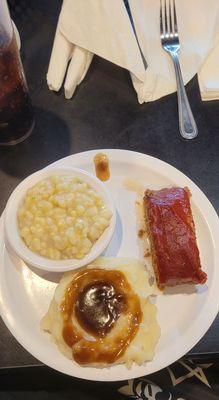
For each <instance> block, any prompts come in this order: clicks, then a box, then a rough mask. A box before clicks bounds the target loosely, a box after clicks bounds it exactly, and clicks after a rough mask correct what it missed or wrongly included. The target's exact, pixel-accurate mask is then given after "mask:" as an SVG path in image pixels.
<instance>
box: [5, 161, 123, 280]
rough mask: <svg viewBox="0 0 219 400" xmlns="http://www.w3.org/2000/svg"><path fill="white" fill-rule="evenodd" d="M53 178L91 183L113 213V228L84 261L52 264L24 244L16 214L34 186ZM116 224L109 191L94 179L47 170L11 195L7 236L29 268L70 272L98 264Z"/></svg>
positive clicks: (80, 173) (73, 172)
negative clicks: (68, 178) (56, 176)
mask: <svg viewBox="0 0 219 400" xmlns="http://www.w3.org/2000/svg"><path fill="white" fill-rule="evenodd" d="M51 175H73V176H75V177H77V178H79V179H81V180H83V181H84V182H86V183H88V184H89V185H90V186H91V187H93V188H94V189H95V190H96V191H97V193H98V194H99V195H100V196H101V197H102V199H103V201H104V203H105V204H106V205H107V207H108V208H109V209H110V211H111V212H112V217H111V220H110V225H109V226H108V228H106V229H105V231H104V232H103V233H102V235H101V236H100V238H99V239H98V240H97V241H96V243H95V244H94V245H93V246H92V248H91V250H90V252H89V253H88V254H87V255H85V257H84V258H82V259H80V260H78V259H75V258H74V259H68V260H51V259H49V258H46V257H42V256H40V255H38V254H36V253H34V252H32V251H31V250H30V249H29V248H28V247H27V246H26V245H25V243H24V241H23V240H22V238H21V237H20V234H19V230H18V223H17V211H18V208H19V206H20V204H21V201H22V199H23V198H24V196H25V194H26V191H27V190H28V189H29V188H31V187H32V186H34V185H35V184H36V183H37V182H39V181H41V180H43V179H45V178H48V177H49V176H51ZM115 223H116V211H115V207H114V204H113V201H112V198H111V196H110V194H109V192H108V190H107V188H106V186H105V185H104V184H103V183H102V182H101V181H100V180H99V179H97V178H96V177H95V176H94V175H92V174H89V173H88V172H86V171H83V170H81V169H78V168H73V167H72V168H61V167H60V168H54V167H53V168H52V167H50V168H46V169H43V170H41V171H38V172H36V173H34V174H32V175H30V176H29V177H28V178H26V179H24V180H23V181H22V182H21V183H20V184H19V185H18V186H17V187H16V188H15V190H14V191H13V192H12V194H11V196H10V198H9V200H8V203H7V205H6V209H5V234H6V240H7V241H8V243H9V245H10V246H11V248H12V249H13V250H14V251H15V253H16V254H17V255H18V256H19V257H20V258H21V259H22V260H24V261H25V262H26V263H27V264H30V265H32V266H34V267H36V268H39V269H43V270H46V271H55V272H62V271H69V270H72V269H76V268H79V267H82V266H84V265H86V264H89V263H90V262H92V261H93V260H95V259H96V258H97V257H98V256H99V255H100V254H101V253H102V252H103V251H104V250H105V249H106V247H107V246H108V244H109V242H110V240H111V238H112V236H113V232H114V229H115Z"/></svg>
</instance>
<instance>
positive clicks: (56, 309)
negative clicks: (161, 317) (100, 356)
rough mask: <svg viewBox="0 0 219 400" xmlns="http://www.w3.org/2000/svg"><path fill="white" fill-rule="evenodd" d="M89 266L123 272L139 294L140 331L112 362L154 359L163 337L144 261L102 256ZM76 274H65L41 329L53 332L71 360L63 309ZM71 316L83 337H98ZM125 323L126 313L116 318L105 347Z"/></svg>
mask: <svg viewBox="0 0 219 400" xmlns="http://www.w3.org/2000/svg"><path fill="white" fill-rule="evenodd" d="M86 268H87V269H93V268H99V269H104V270H114V271H115V270H117V271H120V272H122V273H123V274H124V275H125V278H126V280H127V281H128V283H129V284H130V286H131V289H132V291H133V292H134V293H135V294H137V296H138V298H139V301H140V307H141V312H142V320H141V323H140V325H139V328H138V330H137V333H136V334H135V336H134V338H133V339H132V341H131V342H130V344H129V346H128V347H127V348H126V350H125V352H124V353H123V354H122V356H121V357H120V358H118V359H116V361H115V362H114V363H113V364H119V363H125V364H126V365H127V366H128V367H129V366H131V364H132V363H133V362H135V363H137V364H139V365H141V364H142V363H144V362H145V361H150V360H152V359H153V357H154V352H155V346H156V344H157V342H158V339H159V337H160V328H159V325H158V323H157V319H156V314H157V310H156V306H155V305H154V304H151V302H150V300H149V296H150V295H151V294H153V291H154V289H153V287H151V286H150V285H149V283H148V278H147V273H146V271H145V268H144V265H143V263H141V262H139V261H137V260H135V259H129V258H104V257H101V258H99V259H97V260H96V261H94V262H93V263H92V265H89V266H88V267H86ZM82 270H85V268H82V269H80V271H82ZM76 274H78V270H77V271H76V272H75V271H73V272H68V273H65V274H64V276H63V278H62V279H61V281H60V283H59V285H58V286H57V288H56V291H55V294H54V298H53V299H52V301H51V304H50V307H49V310H48V312H47V314H46V315H45V316H44V318H43V319H42V329H43V330H44V331H47V332H49V333H50V334H51V337H52V339H53V340H54V341H55V343H56V344H57V346H58V347H59V349H60V351H61V352H62V353H63V354H64V355H65V356H66V357H68V358H70V359H72V358H73V352H72V348H71V347H69V346H68V345H67V344H66V342H65V341H64V339H63V335H62V331H63V318H62V314H61V312H60V310H61V307H62V301H63V298H64V297H65V294H66V290H67V288H68V287H69V284H70V283H71V282H72V280H73V279H74V277H75V276H76ZM72 318H73V319H74V321H73V322H74V325H75V326H77V329H79V331H80V332H81V333H82V334H83V337H84V338H85V339H86V340H88V341H91V342H94V341H95V340H96V338H95V337H93V336H92V335H90V333H88V332H86V330H84V329H83V328H82V327H80V326H79V324H78V322H77V321H75V316H74V317H72ZM126 324H127V315H126V313H124V314H122V315H121V316H120V317H119V318H118V319H117V321H116V322H115V326H113V328H112V329H111V331H110V332H109V333H108V334H107V344H106V346H108V348H110V346H111V345H112V346H113V341H114V338H115V337H116V335H118V332H121V331H122V330H123V329H124V328H125V327H126ZM79 345H80V342H79ZM88 364H89V365H93V366H98V367H105V366H108V365H109V364H108V363H104V362H102V363H88Z"/></svg>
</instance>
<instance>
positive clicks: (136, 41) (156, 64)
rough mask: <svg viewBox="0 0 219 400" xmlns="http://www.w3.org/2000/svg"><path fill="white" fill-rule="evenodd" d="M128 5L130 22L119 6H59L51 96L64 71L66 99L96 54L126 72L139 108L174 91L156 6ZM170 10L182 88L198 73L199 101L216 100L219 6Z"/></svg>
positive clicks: (98, 0) (93, 1) (98, 1)
mask: <svg viewBox="0 0 219 400" xmlns="http://www.w3.org/2000/svg"><path fill="white" fill-rule="evenodd" d="M126 3H127V0H126ZM128 4H129V10H130V13H131V18H130V14H129V13H128V12H127V8H126V7H125V2H124V1H123V0H110V2H109V1H108V0H86V2H84V1H77V0H64V1H63V6H62V10H61V13H60V16H59V21H58V25H57V30H56V35H55V40H54V45H53V50H52V54H51V59H50V64H49V69H48V74H47V82H48V86H49V88H50V89H51V90H59V89H60V87H61V86H62V83H63V81H64V77H65V74H66V70H67V74H66V78H65V83H64V89H65V96H66V97H67V98H70V97H71V96H72V95H73V93H74V90H75V88H76V86H77V85H78V84H79V83H80V82H81V81H82V79H83V77H84V76H85V74H86V72H87V70H88V68H89V65H90V63H91V60H92V57H93V54H97V55H99V56H101V57H103V58H105V59H107V60H109V61H111V62H113V63H115V64H117V65H119V66H121V67H123V68H126V69H127V70H128V71H129V72H130V74H131V78H132V82H133V86H134V88H135V90H136V92H137V96H138V101H139V102H140V103H143V102H145V101H153V100H156V99H159V98H160V97H163V96H165V95H167V94H170V93H173V92H174V91H176V79H175V73H174V67H173V64H172V60H171V59H170V56H169V55H168V54H167V53H166V52H165V51H164V50H163V49H162V46H161V42H160V26H159V10H160V1H159V0H153V1H151V0H138V1H136V0H129V1H128ZM176 8H177V20H178V28H179V38H180V44H181V48H180V52H179V58H180V64H181V68H182V75H183V79H184V83H185V84H186V83H187V82H188V81H189V80H190V79H191V78H192V77H193V76H194V75H195V74H196V73H198V77H199V85H200V91H201V95H202V98H203V100H210V99H216V98H219V68H218V66H217V60H219V58H218V56H219V2H218V0H208V2H206V0H193V1H192V2H187V1H184V2H182V1H177V0H176ZM144 59H145V60H146V62H147V66H145V62H144ZM69 60H70V63H69Z"/></svg>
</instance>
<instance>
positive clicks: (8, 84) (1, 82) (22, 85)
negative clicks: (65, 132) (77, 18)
mask: <svg viewBox="0 0 219 400" xmlns="http://www.w3.org/2000/svg"><path fill="white" fill-rule="evenodd" d="M1 2H3V3H4V4H3V8H2V9H1V10H0V145H13V144H17V143H19V142H21V141H23V140H24V139H25V138H26V137H27V136H29V134H30V133H31V131H32V128H33V125H34V117H33V110H32V106H31V102H30V98H29V94H28V88H27V84H26V79H25V76H24V72H23V67H22V63H21V59H20V54H19V50H18V46H17V41H16V38H15V34H14V31H13V27H12V23H11V19H10V15H9V11H8V8H7V3H6V0H1ZM1 7H2V4H1ZM6 17H7V18H8V19H9V21H6Z"/></svg>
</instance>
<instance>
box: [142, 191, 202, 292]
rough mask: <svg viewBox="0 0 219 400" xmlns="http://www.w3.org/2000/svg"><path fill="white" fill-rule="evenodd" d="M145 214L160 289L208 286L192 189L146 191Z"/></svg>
mask: <svg viewBox="0 0 219 400" xmlns="http://www.w3.org/2000/svg"><path fill="white" fill-rule="evenodd" d="M144 211H145V217H146V223H147V226H148V231H149V237H150V242H151V252H152V260H153V267H154V271H155V275H156V279H157V284H158V286H159V287H160V288H163V287H165V286H174V285H179V284H183V283H193V284H199V283H201V284H202V283H205V282H206V279H207V275H206V273H205V272H203V271H202V270H201V263H200V257H199V250H198V246H197V242H196V236H195V225H194V221H193V217H192V211H191V206H190V192H189V190H188V188H178V187H173V188H166V189H161V190H146V192H145V194H144Z"/></svg>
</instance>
